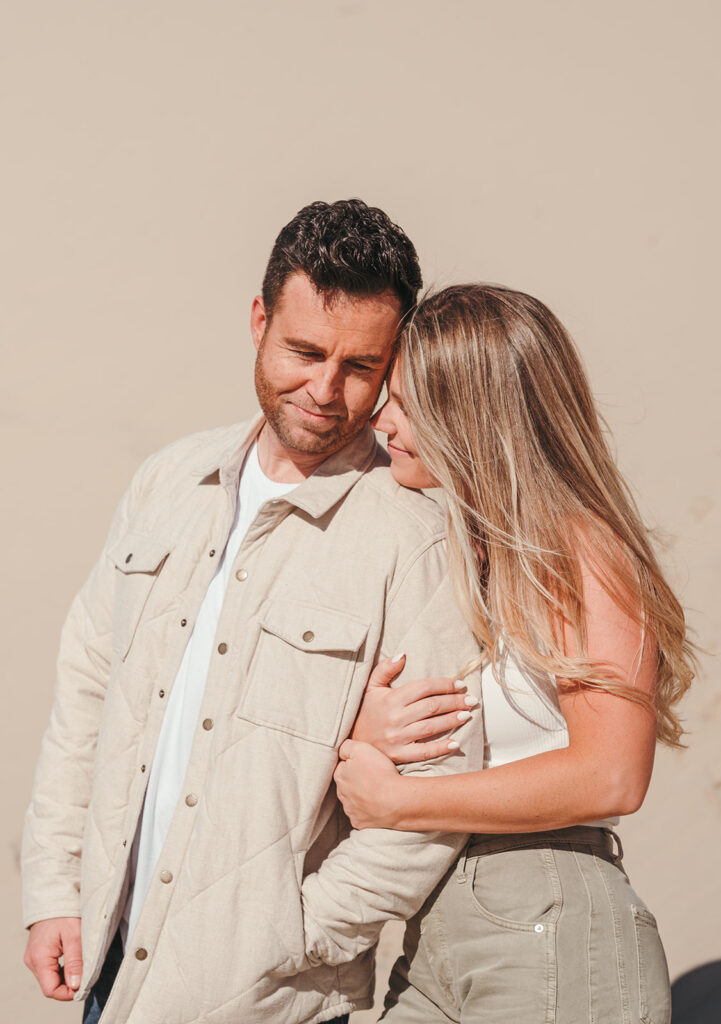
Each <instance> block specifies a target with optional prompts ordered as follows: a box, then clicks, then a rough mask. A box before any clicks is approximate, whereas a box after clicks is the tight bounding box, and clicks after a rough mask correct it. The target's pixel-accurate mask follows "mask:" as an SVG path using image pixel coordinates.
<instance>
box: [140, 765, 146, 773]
mask: <svg viewBox="0 0 721 1024" xmlns="http://www.w3.org/2000/svg"><path fill="white" fill-rule="evenodd" d="M140 770H141V772H144V771H145V765H144V764H141V766H140Z"/></svg>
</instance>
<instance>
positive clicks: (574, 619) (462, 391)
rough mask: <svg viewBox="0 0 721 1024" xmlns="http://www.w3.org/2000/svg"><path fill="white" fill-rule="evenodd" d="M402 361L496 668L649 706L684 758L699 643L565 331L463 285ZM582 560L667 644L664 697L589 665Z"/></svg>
mask: <svg viewBox="0 0 721 1024" xmlns="http://www.w3.org/2000/svg"><path fill="white" fill-rule="evenodd" d="M398 357H399V367H400V373H401V381H402V388H403V402H404V406H405V411H406V413H407V415H408V418H409V422H410V425H411V428H412V431H413V435H414V438H415V442H416V445H417V448H418V453H419V455H420V457H421V459H422V461H423V462H424V464H425V465H426V468H427V469H428V470H429V471H430V472H431V473H432V475H433V476H434V477H435V478H436V480H437V481H438V483H439V484H440V485H441V486H442V487H443V489H444V491H445V492H446V498H447V517H448V552H449V562H450V566H451V572H452V575H453V579H454V582H455V587H456V592H457V597H458V600H459V603H460V606H461V608H462V610H463V613H464V615H465V617H466V620H467V622H468V624H469V626H470V627H471V629H472V630H473V633H474V634H475V636H476V638H477V640H478V641H479V643H480V645H481V649H482V651H483V653H484V657H485V658H487V659H488V658H490V660H491V661H492V662H493V663H494V665H495V663H496V659H497V658H498V657H499V656H500V651H501V649H505V650H506V651H507V652H508V653H509V654H512V656H513V657H514V658H515V660H516V661H517V662H518V664H519V665H520V666H521V667H522V668H524V667H525V669H526V670H528V671H529V672H530V673H532V674H534V673H537V672H538V671H541V672H543V673H549V674H550V675H552V676H554V677H555V678H556V681H557V685H558V686H559V689H562V690H566V691H568V690H577V689H586V690H603V691H606V692H609V693H613V694H617V695H619V696H622V697H625V698H627V699H629V700H632V701H635V702H636V703H638V704H641V705H644V706H646V707H648V708H649V710H652V711H653V713H654V714H655V715H656V721H657V736H658V738H659V739H660V740H661V741H663V742H665V743H667V744H668V745H670V746H681V745H682V744H681V743H680V739H681V736H682V735H683V729H682V726H681V723H680V721H679V718H678V717H677V715H676V714H675V712H674V706H675V705H676V704H677V702H678V701H679V700H680V699H681V697H682V696H683V695H684V693H685V692H686V690H687V689H688V687H689V686H690V684H691V680H692V679H693V676H694V664H695V658H694V649H693V645H692V644H691V643H690V642H689V640H688V638H687V631H686V624H685V620H684V614H683V610H682V608H681V606H680V604H679V602H678V601H677V599H676V597H675V596H674V594H673V592H672V591H671V588H670V587H669V585H668V583H667V582H666V580H665V579H664V576H663V573H662V571H661V569H660V567H659V564H658V561H657V558H656V555H655V554H654V551H653V547H652V544H651V540H650V533H649V530H648V529H647V528H646V527H645V526H644V524H643V522H642V519H641V516H640V515H639V512H638V509H637V507H636V505H635V502H634V500H633V498H632V496H631V494H630V492H629V490H628V487H627V486H626V484H625V482H624V480H623V478H622V477H621V474H620V472H619V470H618V468H617V466H616V464H615V462H614V459H613V456H612V454H611V451H610V450H609V446H608V442H607V439H606V431H605V427H604V426H603V425H602V421H601V420H600V417H599V414H598V412H597V410H596V407H595V404H594V401H593V397H592V395H591V391H590V388H589V385H588V381H587V379H586V374H585V372H584V369H583V366H582V364H581V360H580V357H579V355H578V353H577V351H576V348H575V346H574V344H573V341H572V340H571V338H570V336H569V334H568V332H567V331H566V330H565V328H564V327H563V325H562V324H561V323H560V322H559V320H558V319H557V318H556V317H555V316H554V315H553V313H551V311H550V310H549V309H547V307H546V306H544V305H543V303H542V302H539V301H538V299H534V298H532V297H531V296H530V295H525V294H524V293H523V292H517V291H513V290H511V289H509V288H503V287H499V286H496V285H485V284H471V285H456V286H453V287H450V288H445V289H444V290H443V291H441V292H438V293H437V294H435V295H431V296H429V297H426V298H424V299H423V300H422V301H421V303H420V304H419V306H418V307H417V309H416V311H415V312H414V314H413V315H412V317H411V318H410V319H409V321H408V322H407V324H406V326H405V328H404V330H403V333H402V336H401V339H400V343H399V350H398ZM582 561H583V562H584V563H585V564H586V565H590V568H591V571H592V572H593V573H594V575H596V576H597V578H598V579H599V580H600V582H601V585H602V586H603V587H604V589H605V590H606V591H607V593H609V594H610V595H611V596H612V598H613V599H614V601H615V602H616V603H617V604H618V606H619V607H620V608H622V609H623V610H624V612H626V613H627V614H628V615H629V616H630V617H631V618H632V620H634V621H635V622H637V623H638V624H639V626H640V627H641V635H642V636H643V637H644V638H645V642H650V643H654V644H655V648H656V651H657V657H658V670H657V684H656V689H655V694H653V695H652V696H650V697H649V696H648V695H647V694H646V693H644V692H642V691H641V690H640V689H637V688H635V687H633V686H632V685H629V682H628V680H624V679H621V678H619V674H618V670H614V667H613V665H611V664H600V663H598V662H592V661H591V660H590V659H589V656H588V651H587V643H586V626H585V623H586V613H585V606H584V596H583V585H582V569H581V564H582ZM569 628H570V630H571V631H572V633H573V636H574V638H575V654H574V655H573V656H570V655H569V654H568V652H567V650H566V644H565V641H564V630H565V629H566V630H567V629H569ZM639 664H640V658H639Z"/></svg>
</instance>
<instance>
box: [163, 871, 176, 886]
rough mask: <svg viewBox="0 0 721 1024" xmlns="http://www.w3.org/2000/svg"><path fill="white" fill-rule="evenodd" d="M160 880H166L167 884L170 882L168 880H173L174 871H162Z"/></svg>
mask: <svg viewBox="0 0 721 1024" xmlns="http://www.w3.org/2000/svg"><path fill="white" fill-rule="evenodd" d="M160 881H161V882H165V884H166V885H167V884H168V882H172V881H173V873H172V871H161V872H160Z"/></svg>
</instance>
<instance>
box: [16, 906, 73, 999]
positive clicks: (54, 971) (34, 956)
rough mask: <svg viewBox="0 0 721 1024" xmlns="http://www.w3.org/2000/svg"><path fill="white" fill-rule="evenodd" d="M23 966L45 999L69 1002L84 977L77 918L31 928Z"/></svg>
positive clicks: (46, 922)
mask: <svg viewBox="0 0 721 1024" xmlns="http://www.w3.org/2000/svg"><path fill="white" fill-rule="evenodd" d="M61 957H62V959H63V963H62V966H61V964H60V958H61ZM25 966H26V967H29V968H30V970H31V971H32V972H33V974H34V975H35V977H36V978H37V980H38V984H39V985H40V988H41V989H42V990H43V995H44V996H47V997H48V999H72V998H73V996H74V995H75V992H76V990H77V989H78V988H79V987H80V978H81V976H82V973H83V953H82V948H81V944H80V918H79V917H53V918H50V919H49V920H47V921H36V922H35V924H33V925H31V926H30V936H29V938H28V944H27V948H26V950H25Z"/></svg>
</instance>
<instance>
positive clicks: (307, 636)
mask: <svg viewBox="0 0 721 1024" xmlns="http://www.w3.org/2000/svg"><path fill="white" fill-rule="evenodd" d="M303 639H304V640H305V642H306V643H307V644H309V643H310V642H311V640H315V633H313V632H312V631H311V630H310V629H306V631H305V633H304V634H303Z"/></svg>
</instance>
